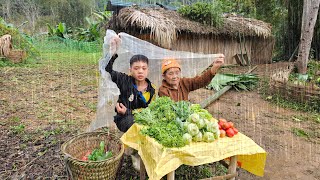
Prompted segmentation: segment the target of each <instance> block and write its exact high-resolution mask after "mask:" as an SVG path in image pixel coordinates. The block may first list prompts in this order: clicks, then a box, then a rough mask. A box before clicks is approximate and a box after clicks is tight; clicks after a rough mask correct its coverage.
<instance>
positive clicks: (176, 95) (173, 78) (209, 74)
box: [159, 54, 224, 101]
mask: <svg viewBox="0 0 320 180" xmlns="http://www.w3.org/2000/svg"><path fill="white" fill-rule="evenodd" d="M223 63H224V55H223V54H220V55H219V57H218V58H217V59H215V60H214V61H213V65H212V67H211V68H210V69H208V70H207V71H205V72H204V73H203V74H202V75H200V76H196V77H194V78H181V68H180V64H179V63H178V62H177V61H176V60H175V59H164V60H163V62H162V66H161V71H162V77H163V80H162V84H161V86H160V88H159V96H168V97H170V98H171V99H173V100H174V101H182V100H184V101H186V100H188V98H189V97H188V96H189V93H190V92H191V91H194V90H196V89H199V88H202V87H204V86H206V85H208V84H209V83H210V82H211V79H212V78H213V77H214V75H215V74H216V73H217V71H218V69H219V68H220V67H221V65H222V64H223Z"/></svg>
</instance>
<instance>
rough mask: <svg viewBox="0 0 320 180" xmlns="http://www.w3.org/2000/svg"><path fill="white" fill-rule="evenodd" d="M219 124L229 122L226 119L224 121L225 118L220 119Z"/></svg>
mask: <svg viewBox="0 0 320 180" xmlns="http://www.w3.org/2000/svg"><path fill="white" fill-rule="evenodd" d="M219 122H224V123H226V122H227V120H226V119H224V118H220V119H219Z"/></svg>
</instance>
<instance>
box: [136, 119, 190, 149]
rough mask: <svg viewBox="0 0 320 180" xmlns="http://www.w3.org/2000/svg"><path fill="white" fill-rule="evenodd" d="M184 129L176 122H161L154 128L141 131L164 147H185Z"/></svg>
mask: <svg viewBox="0 0 320 180" xmlns="http://www.w3.org/2000/svg"><path fill="white" fill-rule="evenodd" d="M182 132H183V131H182V128H181V127H180V125H179V124H177V122H176V121H170V122H166V121H159V122H157V123H154V124H153V125H152V126H149V127H145V128H143V129H142V130H141V133H142V134H145V135H148V136H150V137H153V138H154V139H156V140H157V141H158V142H159V143H160V144H162V145H163V146H164V147H183V146H185V145H186V144H185V142H184V140H183V138H182V136H183V133H182Z"/></svg>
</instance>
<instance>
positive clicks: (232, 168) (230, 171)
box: [228, 156, 237, 180]
mask: <svg viewBox="0 0 320 180" xmlns="http://www.w3.org/2000/svg"><path fill="white" fill-rule="evenodd" d="M236 172H237V156H232V157H231V160H230V164H229V168H228V174H234V173H236ZM235 179H236V178H235V177H233V178H230V180H235Z"/></svg>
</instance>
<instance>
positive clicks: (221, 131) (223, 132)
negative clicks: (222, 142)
mask: <svg viewBox="0 0 320 180" xmlns="http://www.w3.org/2000/svg"><path fill="white" fill-rule="evenodd" d="M220 137H221V138H223V137H226V131H225V130H223V129H221V130H220Z"/></svg>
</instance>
